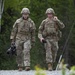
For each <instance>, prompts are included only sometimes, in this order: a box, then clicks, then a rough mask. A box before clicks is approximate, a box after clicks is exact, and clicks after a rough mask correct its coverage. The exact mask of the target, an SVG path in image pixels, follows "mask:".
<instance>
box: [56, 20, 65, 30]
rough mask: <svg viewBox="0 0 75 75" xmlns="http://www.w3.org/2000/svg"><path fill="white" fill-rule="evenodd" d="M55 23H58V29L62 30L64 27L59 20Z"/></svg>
mask: <svg viewBox="0 0 75 75" xmlns="http://www.w3.org/2000/svg"><path fill="white" fill-rule="evenodd" d="M57 23H58V25H59V27H60V29H63V28H64V27H65V25H64V23H63V22H61V21H60V20H57Z"/></svg>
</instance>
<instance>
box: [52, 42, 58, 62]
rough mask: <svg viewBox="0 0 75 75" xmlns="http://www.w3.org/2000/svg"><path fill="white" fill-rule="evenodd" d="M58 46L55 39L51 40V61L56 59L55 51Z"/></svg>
mask: <svg viewBox="0 0 75 75" xmlns="http://www.w3.org/2000/svg"><path fill="white" fill-rule="evenodd" d="M58 49H59V47H58V42H57V41H53V42H52V56H53V62H55V60H56V56H57V51H58Z"/></svg>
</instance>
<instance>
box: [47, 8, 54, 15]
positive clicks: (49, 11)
mask: <svg viewBox="0 0 75 75" xmlns="http://www.w3.org/2000/svg"><path fill="white" fill-rule="evenodd" d="M48 13H52V14H55V12H54V10H53V9H52V8H48V9H47V10H46V14H48Z"/></svg>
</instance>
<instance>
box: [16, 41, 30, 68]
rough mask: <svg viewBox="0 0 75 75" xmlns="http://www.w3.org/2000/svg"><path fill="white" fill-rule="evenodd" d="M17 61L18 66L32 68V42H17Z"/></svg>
mask: <svg viewBox="0 0 75 75" xmlns="http://www.w3.org/2000/svg"><path fill="white" fill-rule="evenodd" d="M15 44H16V52H17V56H16V61H17V64H18V66H21V67H25V66H30V49H31V43H30V40H27V41H26V42H24V41H21V40H16V43H15Z"/></svg>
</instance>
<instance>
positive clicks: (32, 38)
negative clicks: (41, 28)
mask: <svg viewBox="0 0 75 75" xmlns="http://www.w3.org/2000/svg"><path fill="white" fill-rule="evenodd" d="M35 31H36V27H35V23H34V22H33V21H32V26H31V41H32V42H35Z"/></svg>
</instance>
